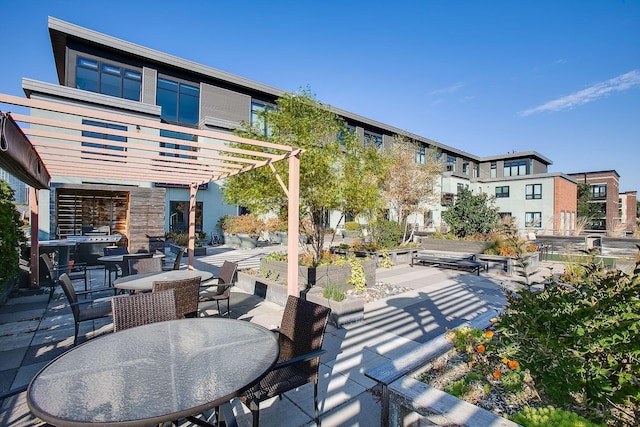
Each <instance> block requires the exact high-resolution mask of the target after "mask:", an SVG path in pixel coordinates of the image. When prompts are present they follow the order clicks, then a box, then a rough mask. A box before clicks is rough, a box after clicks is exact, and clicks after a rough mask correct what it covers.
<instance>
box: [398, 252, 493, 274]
mask: <svg viewBox="0 0 640 427" xmlns="http://www.w3.org/2000/svg"><path fill="white" fill-rule="evenodd" d="M414 264H422V265H435V266H437V267H451V268H458V269H460V268H462V269H467V270H469V271H471V272H472V273H476V275H477V276H479V275H480V270H487V269H488V268H489V264H488V263H487V262H484V261H474V260H472V259H469V258H453V257H443V256H435V255H424V254H416V255H414V256H413V257H412V258H411V267H413V265H414Z"/></svg>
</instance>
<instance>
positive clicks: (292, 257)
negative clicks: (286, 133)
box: [287, 152, 300, 297]
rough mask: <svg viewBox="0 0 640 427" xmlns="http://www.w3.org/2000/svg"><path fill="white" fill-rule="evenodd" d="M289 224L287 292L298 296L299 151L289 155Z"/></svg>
mask: <svg viewBox="0 0 640 427" xmlns="http://www.w3.org/2000/svg"><path fill="white" fill-rule="evenodd" d="M288 195H289V212H288V218H289V225H288V232H287V237H288V239H287V294H288V295H293V296H296V297H298V296H300V292H299V290H298V239H299V237H298V234H299V230H298V227H299V225H298V224H299V216H300V211H299V209H300V152H297V153H296V154H294V155H292V156H291V157H289V194H288Z"/></svg>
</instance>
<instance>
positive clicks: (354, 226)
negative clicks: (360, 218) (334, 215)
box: [344, 221, 362, 231]
mask: <svg viewBox="0 0 640 427" xmlns="http://www.w3.org/2000/svg"><path fill="white" fill-rule="evenodd" d="M344 229H345V230H347V231H362V226H361V225H360V223H358V222H356V221H347V222H345V223H344Z"/></svg>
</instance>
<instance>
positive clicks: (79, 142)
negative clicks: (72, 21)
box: [0, 94, 302, 295]
mask: <svg viewBox="0 0 640 427" xmlns="http://www.w3.org/2000/svg"><path fill="white" fill-rule="evenodd" d="M0 103H5V104H11V105H17V106H21V107H27V108H31V115H22V114H10V116H11V118H12V119H13V120H15V121H18V122H21V123H26V124H29V125H30V127H25V128H23V129H21V130H22V132H24V134H27V135H29V136H30V137H31V138H32V140H31V141H30V143H31V145H32V146H33V148H35V149H36V151H37V153H38V154H39V156H40V157H41V158H42V162H43V163H44V164H45V165H46V166H47V169H48V170H49V173H50V175H52V176H61V177H62V176H70V177H79V178H93V179H105V178H108V179H109V180H110V181H113V182H114V183H117V182H118V181H140V182H156V183H163V184H183V185H189V189H190V195H189V197H190V210H189V267H190V268H193V258H194V257H193V255H194V249H195V205H196V203H195V200H196V195H197V191H198V187H199V185H201V184H205V183H208V182H211V181H216V180H220V179H223V178H226V177H229V176H233V175H236V174H239V173H243V172H247V171H250V170H253V169H255V168H258V167H263V166H267V165H268V166H270V167H271V169H272V170H273V171H274V173H275V168H274V167H273V163H275V162H277V161H280V160H285V159H289V183H288V187H289V188H288V189H287V188H286V186H285V185H284V182H283V180H282V179H281V177H280V176H279V175H278V174H277V173H276V179H277V180H278V182H279V183H280V185H281V186H282V188H283V190H284V191H285V193H286V194H287V197H288V200H289V206H288V212H289V228H288V242H287V250H288V253H289V256H288V260H289V262H288V269H287V279H288V282H287V283H288V285H287V292H288V293H289V294H291V295H298V232H299V230H298V220H299V212H298V210H299V195H300V185H299V179H300V153H301V152H302V151H301V150H300V149H299V148H297V147H291V146H287V145H282V144H274V143H271V142H266V141H258V140H253V139H248V138H242V137H239V136H236V135H232V134H227V133H222V132H217V131H212V130H208V129H198V128H195V127H194V128H190V127H185V126H179V125H173V124H168V123H162V122H161V121H160V120H159V119H157V120H152V119H147V118H141V117H138V116H134V115H132V114H118V113H112V112H106V111H102V110H99V109H94V108H91V107H78V106H74V105H68V104H62V103H57V102H51V101H45V100H38V99H25V98H19V97H16V96H12V95H5V94H0ZM36 112H37V113H38V114H36V115H34V113H36ZM45 116H46V117H45ZM82 119H93V120H96V121H99V122H100V123H105V124H114V125H118V126H124V127H126V128H127V130H121V129H112V128H110V127H101V126H92V125H89V124H83V123H82ZM163 131H166V132H167V133H169V132H175V133H177V134H181V135H189V136H191V139H189V140H185V139H180V138H171V137H167V136H160V133H162V132H163ZM25 139H26V138H25ZM229 144H238V145H239V146H230V145H229ZM31 200H32V201H33V203H36V204H37V195H36V194H35V193H34V194H33V195H32V197H31ZM32 218H35V220H36V221H37V213H33V212H32ZM37 229H38V227H37V223H36V224H35V228H34V224H32V235H34V234H35V235H36V236H37ZM34 230H35V231H34ZM32 249H33V248H32ZM32 252H33V251H32ZM35 253H37V240H36V252H35ZM31 257H32V264H33V262H34V260H33V257H34V254H33V253H32V255H31Z"/></svg>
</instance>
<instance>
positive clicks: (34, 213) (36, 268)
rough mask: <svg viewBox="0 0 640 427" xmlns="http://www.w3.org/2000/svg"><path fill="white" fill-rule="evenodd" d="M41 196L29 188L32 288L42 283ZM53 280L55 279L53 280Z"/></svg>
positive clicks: (30, 280) (30, 278)
mask: <svg viewBox="0 0 640 427" xmlns="http://www.w3.org/2000/svg"><path fill="white" fill-rule="evenodd" d="M39 196H40V190H37V189H35V188H33V187H30V188H29V207H30V208H31V219H30V220H29V225H30V228H31V248H30V251H29V265H30V269H31V273H30V276H29V285H30V286H32V287H38V285H39V281H40V254H39V253H40V248H39V247H38V246H39V243H38V230H39V228H40V227H39V224H38V209H39V208H38V200H39V198H40V197H39ZM51 280H53V277H52V278H51Z"/></svg>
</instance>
